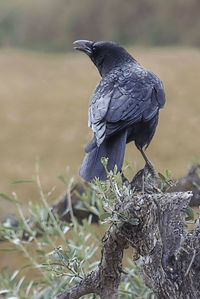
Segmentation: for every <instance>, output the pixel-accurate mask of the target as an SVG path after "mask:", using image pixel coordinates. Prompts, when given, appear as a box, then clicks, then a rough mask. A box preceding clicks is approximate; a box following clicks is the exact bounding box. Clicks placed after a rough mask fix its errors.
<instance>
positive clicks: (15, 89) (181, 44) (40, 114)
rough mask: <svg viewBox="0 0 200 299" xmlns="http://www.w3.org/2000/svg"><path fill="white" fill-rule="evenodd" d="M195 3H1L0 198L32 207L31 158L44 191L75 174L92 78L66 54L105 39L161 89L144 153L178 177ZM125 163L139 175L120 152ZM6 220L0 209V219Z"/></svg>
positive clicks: (191, 131)
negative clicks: (79, 43) (82, 42)
mask: <svg viewBox="0 0 200 299" xmlns="http://www.w3.org/2000/svg"><path fill="white" fill-rule="evenodd" d="M199 12H200V1H199V0H190V1H187V0H177V1H172V0H170V1H160V0H151V1H149V0H124V1H120V0H101V1H97V0H82V1H80V0H79V1H78V0H56V1H55V0H29V1H27V0H15V1H13V0H1V1H0V125H1V134H0V166H1V168H0V169H1V171H0V192H3V193H7V194H9V195H11V193H12V192H13V191H15V192H17V194H18V197H19V199H20V201H21V202H23V203H24V204H26V203H28V201H29V200H37V198H38V196H39V195H38V191H37V189H36V188H35V187H34V186H32V184H30V183H29V184H28V183H27V184H25V185H23V186H22V185H13V184H11V182H12V181H14V180H18V179H29V178H31V177H32V176H33V175H34V172H35V170H34V168H35V159H36V158H38V159H39V163H40V173H41V181H42V184H43V186H44V191H45V192H47V191H50V190H51V189H52V187H53V186H56V190H55V192H54V193H53V195H52V198H56V197H57V196H58V195H59V194H60V193H61V192H62V191H63V189H64V187H63V185H62V183H61V182H60V181H59V180H58V179H57V177H58V176H59V175H60V174H61V173H65V171H66V168H67V167H69V175H74V176H75V177H77V178H78V175H77V172H78V168H79V166H80V164H81V161H82V159H83V156H84V146H85V145H86V144H87V142H88V141H89V139H90V137H91V131H90V130H89V129H88V128H87V111H88V105H89V100H90V97H91V95H92V93H93V91H94V89H95V86H96V84H97V83H98V81H99V79H100V76H99V74H98V73H97V70H96V69H95V67H94V66H93V65H92V63H91V62H90V61H89V59H88V57H86V56H84V55H83V54H81V53H77V52H76V53H75V52H74V51H73V46H72V42H73V41H74V40H76V39H92V40H93V39H94V40H112V41H115V42H118V43H120V44H122V45H123V46H125V47H126V48H127V50H128V51H129V52H130V53H131V54H132V55H133V56H134V57H135V59H136V60H138V61H139V62H140V63H141V64H142V65H143V66H144V67H145V68H147V69H149V70H151V71H153V72H154V73H155V74H157V75H158V76H159V77H160V78H161V80H162V81H163V83H164V86H165V90H166V99H167V103H166V106H165V108H164V109H163V110H162V111H161V113H160V122H159V126H158V128H157V131H156V135H155V137H154V139H153V141H152V143H151V145H150V147H149V148H148V150H147V155H148V157H149V159H150V160H151V161H152V163H153V164H154V166H155V168H156V170H157V171H160V172H164V171H165V169H169V170H171V171H172V174H173V176H174V177H178V176H183V175H185V173H186V171H187V167H188V165H189V164H190V162H191V160H194V159H197V160H198V159H199V158H200V153H199V146H200V140H199V133H200V117H199V114H200V96H199V89H200V50H199V47H200V17H199ZM126 160H128V161H129V162H130V163H131V165H132V166H133V168H135V169H139V168H140V167H143V164H144V162H143V160H142V158H141V155H140V153H139V152H138V151H137V150H136V149H135V146H134V145H133V144H129V145H128V146H127V152H126ZM10 212H12V206H11V205H9V203H5V202H4V201H1V210H0V219H1V220H2V219H3V218H4V217H5V216H6V215H7V214H9V213H10Z"/></svg>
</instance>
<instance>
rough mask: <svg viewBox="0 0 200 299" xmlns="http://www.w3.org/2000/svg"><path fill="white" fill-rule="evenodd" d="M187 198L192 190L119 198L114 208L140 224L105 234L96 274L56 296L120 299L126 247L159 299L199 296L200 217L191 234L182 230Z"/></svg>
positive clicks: (72, 298) (94, 272)
mask: <svg viewBox="0 0 200 299" xmlns="http://www.w3.org/2000/svg"><path fill="white" fill-rule="evenodd" d="M191 197H192V193H191V192H179V193H175V192H174V193H166V194H163V193H152V194H147V193H140V194H139V195H137V196H133V197H132V198H128V197H127V198H122V200H121V204H118V205H117V206H116V210H117V211H118V212H119V213H120V212H121V211H124V210H126V211H129V213H130V215H132V216H133V217H134V218H137V219H138V220H139V224H138V225H134V226H133V225H131V224H130V223H128V222H127V223H124V225H123V226H122V227H121V228H120V230H118V231H117V230H116V231H112V232H107V233H106V234H105V236H104V238H103V249H102V259H101V262H100V264H99V267H98V268H97V270H96V271H93V272H91V273H89V274H88V276H87V277H86V279H84V280H83V281H81V282H80V283H79V284H77V285H75V286H74V287H73V288H71V289H69V290H66V291H65V292H64V293H62V294H61V295H60V296H58V298H62V299H64V298H71V299H75V298H80V297H81V296H82V295H83V294H88V293H96V294H98V295H100V297H101V298H104V299H106V298H118V294H117V289H118V286H119V283H120V278H121V272H122V268H121V262H122V255H123V250H124V249H125V248H127V246H128V245H129V246H131V247H133V248H134V249H135V252H136V253H137V256H139V257H140V267H141V272H142V276H143V279H144V282H145V284H146V285H147V286H148V287H149V288H151V289H152V290H153V291H154V293H155V294H156V295H157V297H158V298H160V299H165V298H166V299H167V298H169V299H175V298H177V299H178V298H180V299H181V298H184V299H185V298H188V299H190V298H191V299H192V298H200V284H199V275H200V219H198V220H197V221H196V225H195V228H194V230H193V232H192V233H188V232H187V231H186V230H185V226H184V220H185V214H186V209H187V206H188V204H189V201H190V199H191ZM83 289H84V293H83ZM74 292H76V293H74Z"/></svg>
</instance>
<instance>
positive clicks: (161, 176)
mask: <svg viewBox="0 0 200 299" xmlns="http://www.w3.org/2000/svg"><path fill="white" fill-rule="evenodd" d="M158 176H159V177H160V179H161V180H162V181H164V182H166V178H165V176H164V175H163V174H162V173H160V172H158Z"/></svg>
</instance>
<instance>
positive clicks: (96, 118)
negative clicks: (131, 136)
mask: <svg viewBox="0 0 200 299" xmlns="http://www.w3.org/2000/svg"><path fill="white" fill-rule="evenodd" d="M113 87H114V80H110V79H102V80H101V81H100V83H99V84H98V86H97V88H96V90H95V92H94V95H93V97H92V99H91V102H90V107H89V113H88V126H89V127H91V128H92V130H93V132H94V134H95V140H96V142H97V145H98V146H99V145H100V144H101V143H102V141H103V140H104V138H105V131H106V121H105V117H106V114H107V112H108V107H109V104H110V101H111V98H112V94H113Z"/></svg>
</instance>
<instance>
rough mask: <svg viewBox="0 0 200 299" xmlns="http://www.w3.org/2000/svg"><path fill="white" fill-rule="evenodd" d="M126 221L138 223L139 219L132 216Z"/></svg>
mask: <svg viewBox="0 0 200 299" xmlns="http://www.w3.org/2000/svg"><path fill="white" fill-rule="evenodd" d="M128 222H129V223H130V224H132V225H138V224H139V219H138V218H134V217H133V218H131V219H129V220H128Z"/></svg>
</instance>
